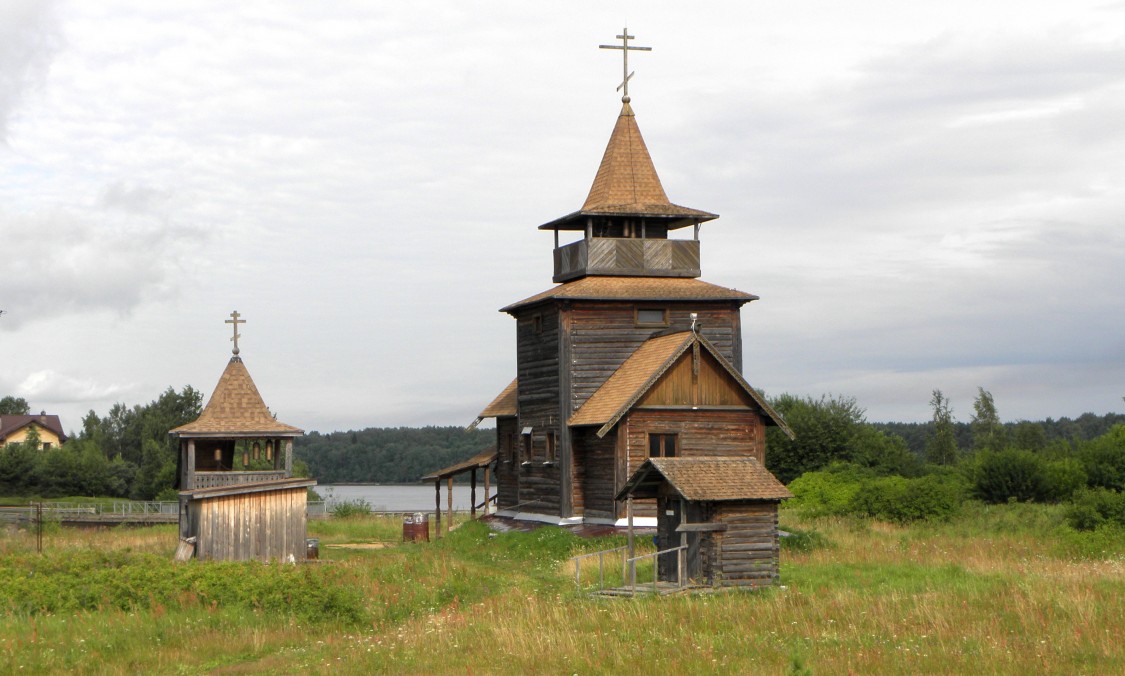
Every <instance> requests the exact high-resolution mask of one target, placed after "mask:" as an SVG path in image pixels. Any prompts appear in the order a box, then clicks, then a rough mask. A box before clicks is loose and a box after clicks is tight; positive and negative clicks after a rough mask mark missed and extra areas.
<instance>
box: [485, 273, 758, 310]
mask: <svg viewBox="0 0 1125 676" xmlns="http://www.w3.org/2000/svg"><path fill="white" fill-rule="evenodd" d="M551 299H559V300H638V301H693V300H698V301H711V300H729V301H734V302H736V303H738V304H739V305H742V304H744V303H749V302H750V301H753V300H758V296H755V295H754V294H752V293H746V292H745V291H738V290H737V289H728V288H726V287H725V286H719V285H717V284H710V283H708V282H703V281H700V280H698V279H690V278H686V277H598V276H593V277H583V278H582V279H576V280H574V281H571V282H566V283H565V284H559V285H558V286H556V287H554V288H551V289H547V290H546V291H543V292H542V293H537V294H535V295H534V296H530V297H528V298H524V299H523V300H520V301H516V302H515V303H512V304H511V305H508V306H507V307H503V308H500V311H501V312H509V313H510V312H512V311H513V310H517V309H519V308H522V307H525V306H528V305H534V304H536V303H541V302H544V301H547V300H551Z"/></svg>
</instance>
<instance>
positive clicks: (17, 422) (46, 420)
mask: <svg viewBox="0 0 1125 676" xmlns="http://www.w3.org/2000/svg"><path fill="white" fill-rule="evenodd" d="M32 424H35V425H38V426H39V427H42V428H43V429H45V430H49V431H51V432H52V433H54V435H55V436H57V437H58V438H59V443H60V444H61V443H63V442H65V441H66V439H67V437H66V433H65V432H63V427H62V422H61V421H60V420H59V417H58V416H57V415H47V414H46V413H40V414H39V415H0V441H3V440H4V439H7V438H8V437H9V436H10V435H11V434H12V433H13V432H16V431H18V430H22V429H23V428H25V427H27V426H29V425H32Z"/></svg>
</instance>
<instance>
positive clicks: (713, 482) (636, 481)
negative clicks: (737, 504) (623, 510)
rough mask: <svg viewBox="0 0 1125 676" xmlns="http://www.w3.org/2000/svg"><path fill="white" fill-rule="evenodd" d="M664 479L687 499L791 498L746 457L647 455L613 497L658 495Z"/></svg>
mask: <svg viewBox="0 0 1125 676" xmlns="http://www.w3.org/2000/svg"><path fill="white" fill-rule="evenodd" d="M664 482H667V483H668V484H670V485H671V486H672V488H673V489H675V491H676V492H677V493H679V494H680V495H682V496H683V497H684V498H685V499H687V500H692V501H714V502H721V501H730V500H785V499H788V498H791V497H793V494H792V493H790V492H789V489H788V488H786V487H785V485H784V484H782V483H781V482H780V481H778V480H777V477H775V476H774V475H773V474H771V473H770V471H769V470H767V469H766V468H765V467H763V466H762V465H761V464H759V463H758V461H757V460H756V459H755V458H752V457H749V456H737V457H726V456H723V457H719V456H702V457H687V458H649V459H648V460H646V461H645V462H644V464H642V465H641V466H640V467H638V468H637V471H636V472H634V473H633V476H632V477H630V478H629V480H628V481H627V482H626V483H625V486H623V487H622V488H621V490H620V491H618V493H617V496H616V499H617V500H621V499H623V498H625V497H628V496H629V495H632V496H633V497H636V498H653V497H656V496H657V493H658V490H659V488H660V485H661V484H662V483H664Z"/></svg>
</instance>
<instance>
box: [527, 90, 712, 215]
mask: <svg viewBox="0 0 1125 676" xmlns="http://www.w3.org/2000/svg"><path fill="white" fill-rule="evenodd" d="M588 216H641V217H644V218H653V219H660V220H665V221H667V227H668V228H669V229H672V228H681V227H684V226H688V225H695V224H696V223H702V222H704V221H710V220H712V219H715V218H718V216H717V215H715V214H712V213H709V212H706V211H700V210H699V209H690V208H688V207H681V206H679V205H678V204H672V203H671V202H670V201H669V200H668V196H667V195H666V194H665V193H664V187H663V186H662V185H661V184H660V177H659V176H657V174H656V167H655V166H653V164H652V158H651V157H650V156H649V154H648V147H647V146H646V145H645V140H644V138H643V137H641V130H640V127H638V126H637V118H636V115H635V114H634V113H633V108H632V106H631V105H629V102H628V101H626V102H624V103H623V105H622V106H621V114H620V115H618V117H617V124H615V125H614V127H613V133H612V134H611V135H610V137H609V143H608V144H607V145H606V149H605V154H603V155H602V163H601V165H600V166H599V167H598V173H597V175H596V176H595V177H594V183H593V185H592V186H590V194H589V195H587V197H586V202H585V203H584V204H583V205H582V208H581V209H580V210H578V211H576V212H574V213H572V214H568V215H566V216H563V217H562V218H559V219H556V220H554V221H551V222H550V223H546V224H544V225H541V226H539V229H540V230H583V229H585V227H586V218H587V217H588Z"/></svg>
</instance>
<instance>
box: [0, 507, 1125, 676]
mask: <svg viewBox="0 0 1125 676" xmlns="http://www.w3.org/2000/svg"><path fill="white" fill-rule="evenodd" d="M782 522H783V523H784V524H785V527H786V528H787V529H790V530H791V531H792V532H797V533H799V534H800V535H799V536H798V537H799V538H800V539H803V541H804V544H803V545H800V546H790V545H786V546H785V548H784V549H783V552H782V567H781V583H780V585H779V586H777V587H775V588H772V589H767V590H762V591H758V592H730V593H720V594H710V595H703V596H692V597H662V598H640V599H634V600H614V599H604V598H594V597H591V596H589V595H587V594H585V593H580V592H579V591H578V590H576V588H575V585H574V579H573V563H572V561H571V560H570V558H569V557H571V556H573V555H574V554H577V553H580V552H589V551H594V550H597V549H609V548H611V547H614V546H617V545H618V544H621V543H622V542H623V539H622V538H610V539H604V540H593V541H591V540H582V539H579V538H576V537H574V536H572V535H570V534H569V533H566V532H564V531H560V530H557V529H551V528H544V529H539V530H537V531H534V532H532V533H517V532H510V533H504V534H495V533H491V532H490V531H489V530H488V528H487V527H486V526H484V525H483V524H480V523H477V522H471V523H464V524H462V525H460V526H459V527H458V528H456V529H454V530H453V531H452V532H451V533H449V535H448V537H444V538H441V539H438V540H433V541H431V542H429V543H413V544H407V545H402V544H399V543H398V541H399V540H401V521H397V520H393V519H387V520H384V521H383V522H380V521H379V520H378V519H377V518H374V517H355V518H351V519H341V520H335V519H330V520H326V521H316V522H311V523H310V536H312V537H319V538H321V542H322V543H325V542H326V541H330V542H332V543H335V544H346V543H349V542H354V543H369V542H373V541H377V542H383V543H384V544H386V545H393V546H386V547H385V548H381V549H349V548H336V547H329V548H324V547H323V544H322V550H321V556H322V559H321V562H319V563H310V564H308V565H302V566H286V565H276V564H269V565H265V564H258V563H235V564H216V563H199V562H189V563H187V564H172V563H171V562H170V558H171V554H172V551H173V548H174V546H175V541H176V540H175V528H174V527H168V528H166V527H160V528H153V529H143V530H138V529H133V530H129V531H126V530H114V531H109V532H102V533H99V534H84V533H76V532H73V531H70V530H69V529H63V530H62V532H61V533H59V534H56V535H52V536H51V537H50V538H49V539H48V541H47V551H46V552H45V554H44V555H42V556H39V555H37V554H35V553H34V541H33V539H32V538H31V537H30V536H29V534H27V533H20V532H14V531H12V530H10V529H9V530H7V531H3V532H2V533H0V575H2V576H4V577H3V579H2V580H0V672H3V673H59V672H63V671H66V672H70V671H74V672H77V673H138V672H143V673H183V672H190V673H198V672H208V671H219V672H223V673H297V672H301V673H307V672H313V673H323V672H329V671H331V672H339V673H388V672H389V673H420V672H432V673H439V674H444V673H614V674H616V673H653V672H657V673H675V672H681V673H691V674H727V673H783V672H792V673H802V670H804V671H805V672H807V673H814V674H837V673H838V674H843V673H916V672H921V673H964V672H981V673H1057V674H1064V673H1065V674H1070V673H1113V672H1121V671H1125V556H1123V554H1122V552H1121V547H1120V545H1119V544H1118V543H1114V542H1111V539H1112V538H1111V536H1112V535H1113V533H1110V532H1109V531H1105V530H1103V529H1098V530H1096V531H1092V532H1090V533H1078V532H1076V531H1073V530H1069V529H1068V528H1067V527H1066V525H1065V517H1064V516H1063V515H1062V514H1061V513H1060V512H1059V510H1057V509H1055V508H1050V507H1042V506H1036V505H993V506H983V505H981V506H979V507H977V506H974V507H973V508H972V509H969V510H967V511H966V513H965V514H962V515H960V516H958V517H955V518H954V519H952V520H950V521H946V522H939V523H915V524H910V525H897V524H891V523H886V522H879V521H868V520H863V519H858V518H854V517H825V518H802V517H801V516H800V515H799V514H797V513H796V512H794V511H792V510H783V513H782ZM1098 547H1102V548H1101V549H1098ZM588 566H589V564H587V567H586V569H584V572H583V579H584V580H587V579H588V576H587V575H586V572H587V570H588Z"/></svg>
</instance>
